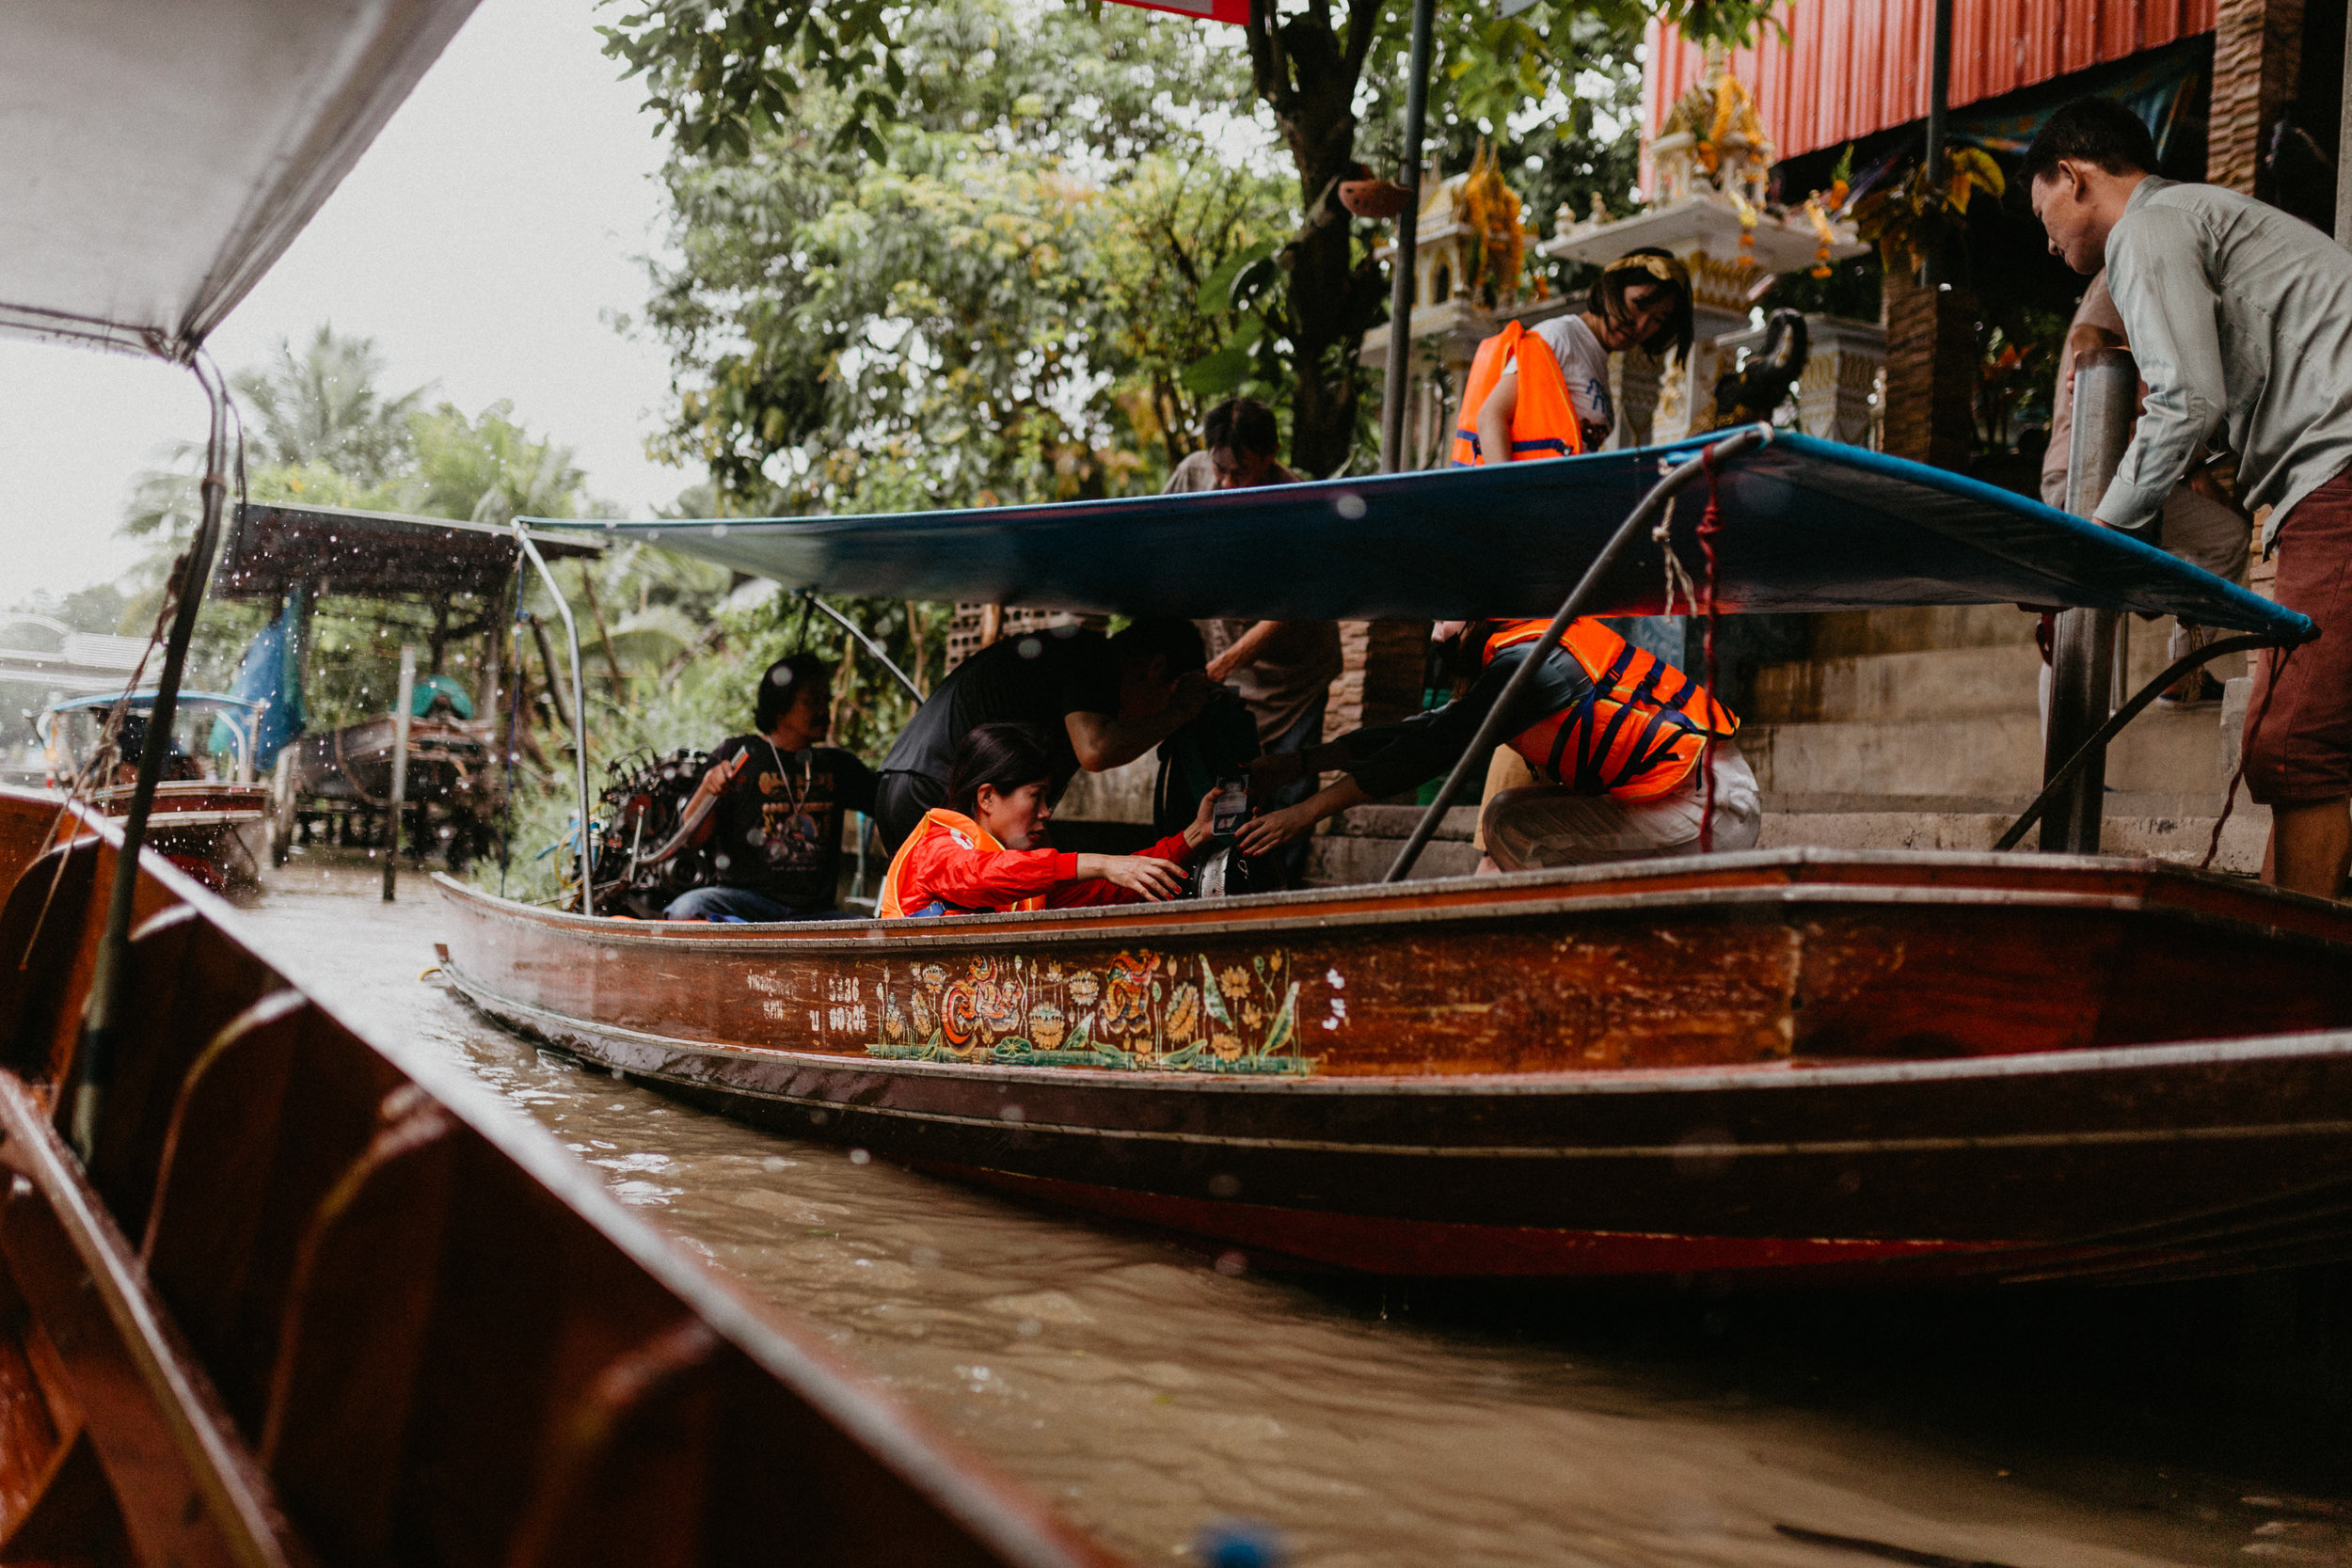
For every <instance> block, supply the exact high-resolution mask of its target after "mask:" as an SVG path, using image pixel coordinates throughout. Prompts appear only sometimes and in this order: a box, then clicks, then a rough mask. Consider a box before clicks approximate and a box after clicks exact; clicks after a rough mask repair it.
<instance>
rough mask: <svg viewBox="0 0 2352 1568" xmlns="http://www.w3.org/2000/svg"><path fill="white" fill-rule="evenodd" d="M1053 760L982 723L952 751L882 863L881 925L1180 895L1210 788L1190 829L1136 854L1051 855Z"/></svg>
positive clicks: (1204, 837)
mask: <svg viewBox="0 0 2352 1568" xmlns="http://www.w3.org/2000/svg"><path fill="white" fill-rule="evenodd" d="M1053 784H1054V763H1053V759H1052V758H1051V757H1050V756H1048V755H1047V754H1046V751H1045V748H1044V747H1043V746H1041V744H1039V742H1038V740H1037V738H1036V736H1033V735H1032V734H1031V733H1030V732H1029V730H1028V729H1027V728H1026V727H1025V726H1024V725H1020V724H981V725H979V726H977V728H975V729H974V730H973V731H972V732H971V733H970V734H968V735H966V736H964V737H963V739H962V740H961V741H960V742H958V743H957V746H956V753H955V760H954V761H953V763H952V764H951V765H950V767H949V769H948V774H947V804H946V805H945V806H935V807H933V808H932V809H931V810H930V811H928V812H925V813H924V814H923V819H922V820H921V821H920V822H918V823H917V824H916V825H915V828H914V832H911V833H909V834H908V835H907V840H906V842H905V843H904V844H901V845H900V846H898V854H896V855H895V856H893V857H891V862H890V869H889V871H888V872H886V873H885V874H884V875H883V877H882V898H881V899H880V901H879V903H878V905H877V907H876V909H875V911H874V912H875V913H876V914H877V915H879V916H880V917H881V918H882V919H884V920H895V919H899V918H902V917H909V916H919V915H936V914H977V913H980V912H982V911H991V910H1060V909H1070V908H1073V907H1074V906H1078V905H1084V904H1134V903H1152V902H1156V901H1158V900H1160V899H1163V898H1173V897H1175V896H1177V895H1179V894H1181V893H1182V892H1183V891H1184V865H1185V863H1186V862H1187V861H1188V860H1189V859H1190V858H1191V855H1192V852H1193V851H1194V850H1196V849H1198V848H1200V846H1201V845H1202V844H1204V843H1206V842H1207V841H1208V837H1209V819H1210V814H1211V811H1212V809H1213V808H1214V807H1215V806H1216V791H1215V790H1211V791H1210V792H1209V793H1208V794H1207V795H1205V796H1203V797H1202V798H1201V800H1200V814H1199V815H1198V816H1195V817H1194V818H1193V821H1192V825H1191V826H1190V827H1188V828H1186V829H1185V830H1184V832H1181V833H1173V834H1170V835H1169V836H1168V837H1167V838H1164V839H1162V840H1161V841H1160V842H1159V843H1157V844H1154V845H1152V847H1150V848H1149V849H1146V850H1144V851H1143V853H1141V854H1139V855H1096V854H1073V853H1071V852H1069V851H1067V850H1062V849H1057V848H1055V847H1053V846H1052V843H1051V841H1050V840H1049V839H1048V838H1047V836H1046V832H1045V824H1046V820H1047V819H1048V818H1049V817H1051V816H1053V814H1054V813H1053V807H1052V806H1051V805H1050V804H1048V803H1047V799H1046V797H1047V795H1048V793H1049V792H1050V791H1051V790H1052V788H1053Z"/></svg>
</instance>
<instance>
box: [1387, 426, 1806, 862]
mask: <svg viewBox="0 0 2352 1568" xmlns="http://www.w3.org/2000/svg"><path fill="white" fill-rule="evenodd" d="M1771 440H1772V426H1770V425H1763V424H1757V425H1749V426H1747V427H1746V428H1744V429H1742V430H1740V431H1737V432H1735V433H1734V434H1733V435H1731V436H1726V437H1725V438H1724V439H1723V440H1721V441H1717V442H1715V443H1714V444H1713V445H1712V446H1709V447H1708V448H1707V449H1706V450H1705V451H1701V452H1699V453H1698V454H1697V455H1696V456H1693V457H1691V458H1688V459H1686V460H1685V461H1683V462H1682V463H1680V464H1677V466H1676V467H1674V468H1672V469H1671V470H1669V471H1668V472H1667V474H1666V475H1665V477H1663V478H1662V479H1661V480H1660V481H1659V482H1658V483H1656V484H1653V485H1651V486H1650V488H1649V493H1648V494H1646V495H1645V496H1644V497H1643V498H1642V499H1641V500H1640V501H1639V502H1637V503H1636V504H1635V505H1634V508H1633V510H1632V511H1630V512H1629V513H1627V514H1626V517H1625V521H1624V522H1622V523H1619V524H1618V525H1617V531H1616V532H1614V533H1613V534H1611V535H1610V536H1609V543H1607V544H1606V545H1603V546H1601V547H1600V553H1599V554H1598V555H1597V556H1595V557H1593V563H1592V564H1591V565H1589V566H1587V567H1585V568H1584V575H1583V576H1582V577H1581V578H1578V579H1577V583H1576V586H1575V587H1574V588H1572V589H1570V590H1568V596H1567V597H1566V598H1565V600H1563V601H1562V602H1561V605H1560V612H1559V613H1558V614H1557V615H1554V616H1553V617H1552V618H1551V625H1550V626H1549V628H1547V629H1546V630H1545V632H1544V635H1543V639H1542V641H1538V642H1537V643H1536V644H1535V646H1536V648H1537V649H1538V650H1543V649H1548V648H1549V647H1550V646H1551V645H1552V644H1554V643H1556V642H1558V641H1560V638H1561V634H1562V633H1564V632H1565V631H1566V630H1567V629H1568V623H1569V622H1571V621H1573V620H1575V619H1576V618H1577V617H1578V616H1579V615H1581V614H1582V613H1583V610H1584V606H1585V605H1586V604H1588V603H1590V602H1591V600H1592V597H1593V595H1594V594H1597V593H1598V592H1599V590H1600V584H1601V579H1603V578H1606V577H1607V576H1608V575H1609V572H1610V569H1611V568H1612V567H1613V566H1615V565H1616V563H1617V557H1619V556H1620V555H1623V554H1624V553H1625V549H1626V546H1629V545H1630V544H1632V543H1633V541H1634V540H1635V539H1636V538H1638V537H1640V535H1641V534H1642V532H1643V531H1645V530H1646V529H1648V528H1650V527H1651V526H1652V525H1653V523H1654V521H1655V519H1656V518H1657V516H1658V515H1659V514H1660V513H1661V511H1663V510H1664V509H1665V507H1666V505H1667V503H1668V502H1670V501H1672V500H1673V499H1675V497H1676V496H1677V494H1679V493H1680V491H1681V490H1682V488H1683V486H1685V485H1687V484H1689V483H1691V481H1692V480H1693V479H1696V478H1697V477H1698V476H1699V475H1700V473H1702V472H1703V471H1705V470H1706V468H1707V467H1708V465H1710V464H1712V465H1714V466H1716V467H1721V466H1722V465H1724V464H1725V463H1728V462H1730V461H1731V460H1732V459H1734V458H1736V457H1744V456H1745V455H1747V454H1748V453H1749V452H1751V451H1756V449H1757V448H1758V447H1761V446H1763V445H1765V444H1766V443H1768V442H1770V441H1771ZM1666 547H1667V548H1668V549H1672V548H1673V547H1674V546H1672V545H1671V544H1669V545H1668V546H1666ZM1541 662H1542V654H1541V652H1540V651H1539V652H1538V653H1537V654H1535V655H1534V656H1533V657H1529V658H1527V659H1524V660H1522V661H1521V662H1520V664H1519V667H1518V669H1517V670H1514V671H1512V672H1511V678H1510V679H1509V680H1508V681H1506V682H1505V683H1504V684H1503V688H1502V694H1501V695H1499V696H1497V697H1496V698H1495V705H1494V706H1493V707H1491V708H1488V709H1487V710H1486V721H1484V722H1483V723H1481V724H1480V725H1479V726H1478V733H1477V734H1476V735H1474V736H1470V744H1469V745H1468V746H1466V747H1464V748H1463V749H1462V754H1461V755H1460V756H1459V757H1457V758H1455V759H1454V770H1453V771H1452V772H1451V773H1448V774H1447V775H1446V776H1445V783H1444V784H1441V785H1439V786H1438V798H1437V799H1436V800H1432V801H1430V802H1429V807H1428V809H1427V810H1426V811H1423V812H1422V814H1421V820H1420V821H1419V822H1418V823H1416V824H1414V826H1413V836H1412V837H1410V838H1408V839H1406V841H1405V847H1404V848H1402V849H1400V850H1398V851H1397V852H1396V862H1395V863H1394V864H1392V865H1391V866H1390V867H1389V874H1388V875H1387V876H1385V877H1383V878H1381V880H1382V881H1384V882H1401V881H1403V880H1404V879H1406V876H1407V875H1408V874H1410V873H1411V871H1412V869H1413V863H1414V862H1415V861H1417V860H1419V859H1421V852H1422V848H1423V847H1425V846H1426V845H1427V844H1428V843H1429V840H1430V837H1431V835H1432V834H1434V833H1435V832H1437V831H1438V823H1439V822H1442V821H1443V820H1445V814H1446V810H1447V808H1448V807H1450V806H1452V805H1453V804H1454V797H1455V796H1456V795H1459V794H1460V793H1461V791H1462V785H1463V784H1465V783H1466V782H1467V781H1468V780H1469V778H1470V768H1472V767H1473V766H1475V767H1477V768H1480V769H1482V770H1483V769H1484V768H1486V756H1487V753H1488V752H1492V751H1493V750H1494V747H1495V742H1496V741H1497V740H1498V739H1500V738H1501V737H1502V726H1503V722H1504V721H1505V719H1506V718H1507V717H1508V716H1509V714H1510V712H1511V708H1512V705H1514V704H1515V703H1517V702H1518V698H1519V693H1521V692H1522V691H1524V690H1526V689H1527V687H1528V685H1529V683H1530V682H1532V681H1533V680H1534V678H1535V667H1536V666H1537V665H1538V664H1540V663H1541Z"/></svg>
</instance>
